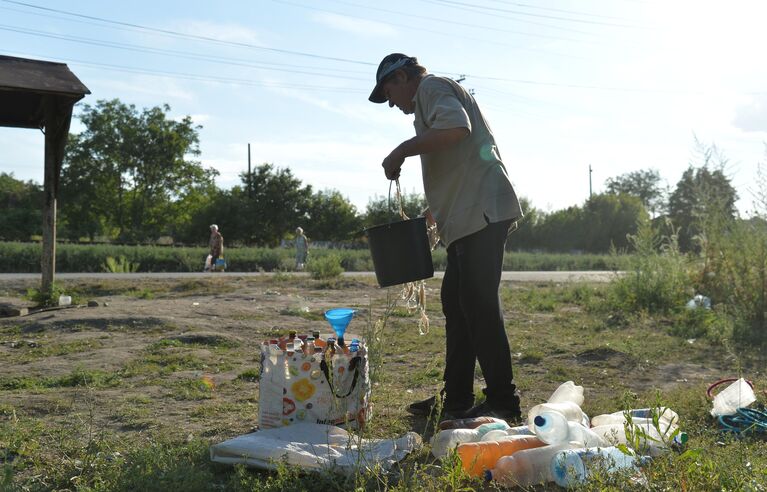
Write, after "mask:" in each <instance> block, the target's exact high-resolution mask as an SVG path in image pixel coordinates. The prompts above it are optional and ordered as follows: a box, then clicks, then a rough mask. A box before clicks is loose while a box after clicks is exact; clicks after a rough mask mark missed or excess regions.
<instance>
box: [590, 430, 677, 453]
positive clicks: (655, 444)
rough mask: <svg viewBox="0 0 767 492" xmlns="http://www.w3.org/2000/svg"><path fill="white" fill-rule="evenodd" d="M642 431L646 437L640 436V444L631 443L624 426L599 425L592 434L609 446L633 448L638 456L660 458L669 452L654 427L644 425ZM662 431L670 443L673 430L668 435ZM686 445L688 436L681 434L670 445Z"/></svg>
mask: <svg viewBox="0 0 767 492" xmlns="http://www.w3.org/2000/svg"><path fill="white" fill-rule="evenodd" d="M641 429H642V431H643V432H644V436H642V435H639V438H638V440H637V441H638V443H635V442H629V439H628V437H627V436H626V426H625V425H624V424H608V425H599V426H597V427H592V428H591V432H593V433H594V434H597V435H598V436H600V437H601V438H602V439H604V440H605V441H606V442H607V443H608V444H625V445H626V446H629V447H631V448H633V449H634V451H636V452H637V453H638V454H647V455H650V456H660V455H661V454H663V453H665V452H667V451H668V450H669V448H668V446H667V445H666V443H664V439H663V438H662V437H661V434H660V432H658V429H656V428H655V427H654V426H644V425H643V426H641ZM661 431H662V432H664V434H666V435H667V437H666V439H665V440H666V441H668V440H669V439H668V436H669V435H670V434H671V433H673V430H672V431H670V432H668V433H666V431H665V430H664V429H663V428H661ZM645 436H646V437H645ZM686 443H687V434H686V433H684V432H680V433H678V434H677V435H676V436H675V437H674V438H673V440H672V442H670V443H668V444H670V445H677V446H680V445H684V444H686Z"/></svg>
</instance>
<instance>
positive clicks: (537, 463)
mask: <svg viewBox="0 0 767 492" xmlns="http://www.w3.org/2000/svg"><path fill="white" fill-rule="evenodd" d="M573 447H574V446H573V445H572V444H570V443H562V444H554V445H550V446H542V447H540V448H533V449H523V450H521V451H517V452H516V453H514V454H512V455H511V456H504V457H502V458H499V459H498V461H497V462H496V463H495V468H493V469H492V470H488V471H486V472H485V479H486V480H488V481H490V480H493V481H495V482H498V483H499V484H500V485H503V486H506V487H513V486H519V487H531V486H533V485H535V484H539V483H545V482H551V481H552V480H554V477H553V476H552V475H551V458H553V457H554V455H556V454H557V453H558V452H560V451H563V450H565V449H572V448H573Z"/></svg>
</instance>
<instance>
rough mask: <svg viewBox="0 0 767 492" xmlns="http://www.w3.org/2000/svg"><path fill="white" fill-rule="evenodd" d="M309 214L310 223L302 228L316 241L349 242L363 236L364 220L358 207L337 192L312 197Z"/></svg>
mask: <svg viewBox="0 0 767 492" xmlns="http://www.w3.org/2000/svg"><path fill="white" fill-rule="evenodd" d="M307 214H308V216H309V218H308V221H307V222H306V224H304V225H302V227H303V228H304V229H306V230H307V234H310V235H311V236H312V238H313V239H315V240H324V241H348V240H351V239H355V238H356V237H358V236H360V235H361V232H362V227H363V226H362V219H361V217H359V216H358V215H357V209H356V207H355V206H354V205H352V204H351V203H350V202H349V201H348V200H346V199H345V198H344V197H343V195H341V193H339V192H338V191H336V190H325V191H320V192H317V193H315V194H314V195H312V197H311V198H310V200H309V205H308V208H307Z"/></svg>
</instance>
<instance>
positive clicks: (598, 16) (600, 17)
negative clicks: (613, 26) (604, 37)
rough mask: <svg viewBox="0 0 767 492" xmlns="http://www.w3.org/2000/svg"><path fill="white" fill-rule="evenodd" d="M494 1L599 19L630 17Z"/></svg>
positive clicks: (622, 19) (500, 1) (501, 2)
mask: <svg viewBox="0 0 767 492" xmlns="http://www.w3.org/2000/svg"><path fill="white" fill-rule="evenodd" d="M493 2H494V3H500V4H503V5H514V6H517V7H522V8H526V9H537V10H545V11H548V12H561V13H563V14H573V15H580V16H584V17H594V18H597V19H611V20H619V21H624V22H628V21H629V19H624V18H622V17H613V16H610V15H600V14H594V13H590V12H580V11H576V10H567V9H557V8H553V7H541V6H539V5H531V4H529V3H519V2H508V1H505V0H493Z"/></svg>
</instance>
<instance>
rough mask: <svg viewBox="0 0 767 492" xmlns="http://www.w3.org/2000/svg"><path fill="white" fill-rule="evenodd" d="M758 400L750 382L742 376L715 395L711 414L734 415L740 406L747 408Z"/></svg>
mask: <svg viewBox="0 0 767 492" xmlns="http://www.w3.org/2000/svg"><path fill="white" fill-rule="evenodd" d="M755 401H756V395H755V394H754V390H753V388H751V385H749V384H748V382H747V381H746V380H745V379H743V378H740V379H738V380H737V381H735V382H734V383H732V384H730V385H729V386H727V387H726V388H725V389H723V390H722V391H720V392H719V393H717V395H716V396H714V401H713V406H714V407H713V408H712V409H711V415H712V416H714V417H718V416H720V415H734V414H735V413H736V412H737V411H738V409H739V408H745V407H747V406H749V405H751V404H752V403H754V402H755Z"/></svg>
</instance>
